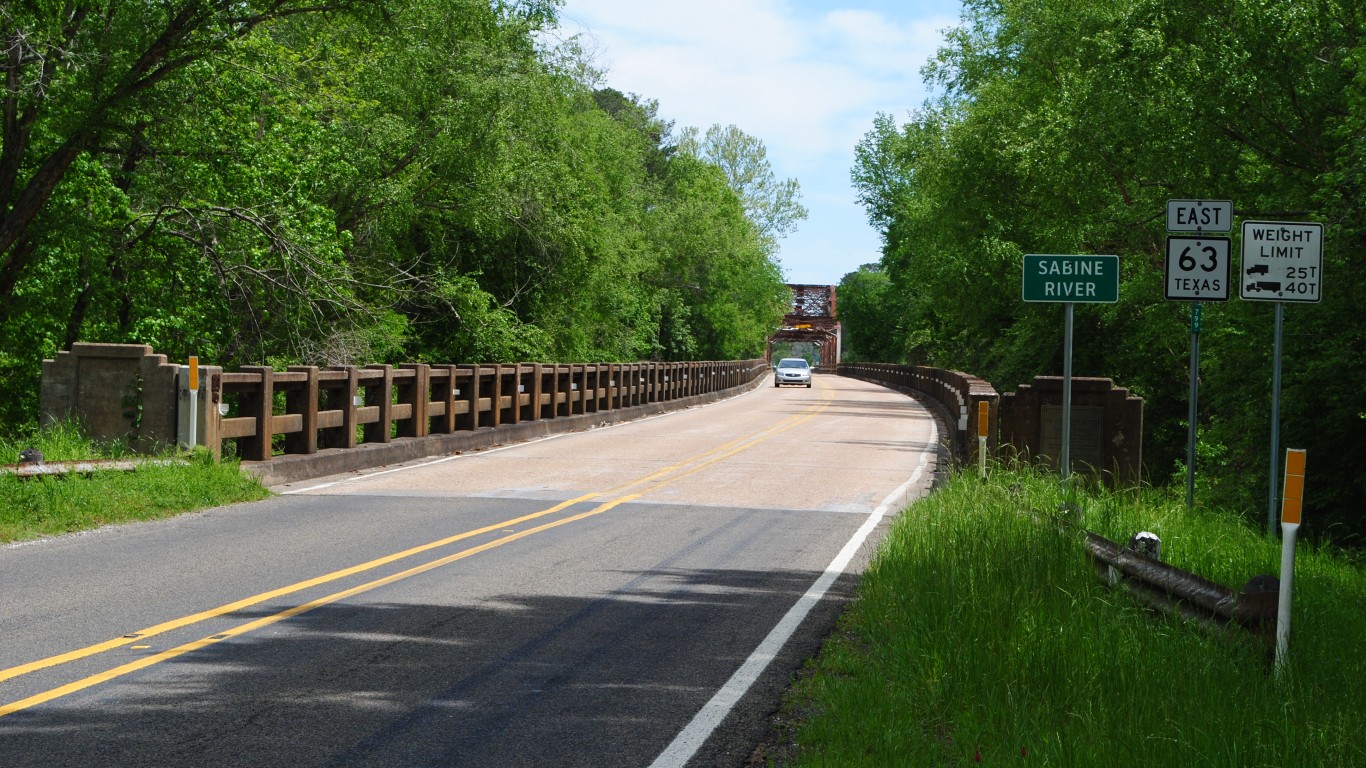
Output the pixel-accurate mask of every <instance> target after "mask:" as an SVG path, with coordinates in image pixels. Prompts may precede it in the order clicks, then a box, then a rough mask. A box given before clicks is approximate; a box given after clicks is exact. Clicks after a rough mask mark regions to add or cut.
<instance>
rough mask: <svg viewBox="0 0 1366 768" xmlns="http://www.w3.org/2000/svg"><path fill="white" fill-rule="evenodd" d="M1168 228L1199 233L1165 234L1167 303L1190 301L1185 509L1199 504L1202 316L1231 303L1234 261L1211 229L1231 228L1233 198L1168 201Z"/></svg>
mask: <svg viewBox="0 0 1366 768" xmlns="http://www.w3.org/2000/svg"><path fill="white" fill-rule="evenodd" d="M1167 231H1168V232H1194V233H1195V234H1196V236H1195V237H1180V236H1176V235H1171V236H1168V237H1167V261H1166V269H1165V274H1164V282H1165V284H1166V298H1167V300H1168V301H1194V302H1196V303H1195V304H1193V305H1191V363H1190V408H1189V411H1188V417H1187V419H1186V421H1187V430H1186V431H1187V435H1186V508H1187V509H1193V508H1194V507H1195V451H1196V443H1197V440H1198V438H1199V422H1200V320H1201V314H1202V310H1203V304H1201V302H1205V301H1228V295H1229V274H1230V269H1231V267H1230V263H1229V262H1230V261H1232V259H1230V258H1229V245H1230V240H1229V238H1227V237H1208V236H1206V234H1205V233H1207V232H1231V231H1233V203H1232V202H1231V201H1229V200H1168V201H1167Z"/></svg>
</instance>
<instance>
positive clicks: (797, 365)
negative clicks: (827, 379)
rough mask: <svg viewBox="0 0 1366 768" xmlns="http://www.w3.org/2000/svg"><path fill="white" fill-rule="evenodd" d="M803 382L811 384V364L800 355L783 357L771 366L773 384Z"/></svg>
mask: <svg viewBox="0 0 1366 768" xmlns="http://www.w3.org/2000/svg"><path fill="white" fill-rule="evenodd" d="M784 384H805V385H806V386H808V387H809V386H811V366H810V365H809V364H808V363H807V362H806V361H805V360H803V359H801V358H800V357H784V358H783V359H782V360H779V361H778V364H777V365H775V366H773V386H775V387H781V386H782V385H784Z"/></svg>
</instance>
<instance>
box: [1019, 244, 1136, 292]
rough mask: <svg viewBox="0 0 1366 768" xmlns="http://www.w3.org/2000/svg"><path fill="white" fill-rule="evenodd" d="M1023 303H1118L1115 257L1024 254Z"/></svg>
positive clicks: (1116, 258) (1117, 268) (1117, 278)
mask: <svg viewBox="0 0 1366 768" xmlns="http://www.w3.org/2000/svg"><path fill="white" fill-rule="evenodd" d="M1021 285H1022V291H1021V293H1022V296H1023V298H1024V300H1025V301H1052V302H1076V303H1079V304H1082V303H1084V304H1113V303H1115V302H1117V301H1119V257H1118V256H1113V255H1110V256H1058V255H1053V254H1038V253H1031V254H1026V255H1025V257H1024V279H1023V282H1022V283H1021Z"/></svg>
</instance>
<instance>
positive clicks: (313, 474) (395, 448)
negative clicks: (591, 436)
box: [242, 375, 768, 488]
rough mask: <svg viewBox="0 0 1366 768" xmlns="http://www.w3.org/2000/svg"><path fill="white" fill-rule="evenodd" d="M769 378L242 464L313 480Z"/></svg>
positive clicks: (270, 476)
mask: <svg viewBox="0 0 1366 768" xmlns="http://www.w3.org/2000/svg"><path fill="white" fill-rule="evenodd" d="M767 382H768V376H766V375H762V376H757V377H755V379H754V380H753V381H751V382H750V383H748V384H742V385H740V386H738V387H731V388H730V389H726V390H722V391H720V392H709V393H707V394H704V395H692V396H690V397H683V398H679V399H677V400H670V401H668V402H662V403H649V404H647V405H633V406H630V407H628V408H617V409H613V410H610V411H599V412H597V413H584V414H578V415H575V416H563V417H559V418H555V419H541V420H538V421H524V422H521V423H518V424H504V425H502V426H499V427H486V428H483V429H479V430H476V431H473V432H469V431H465V432H453V433H451V434H446V435H429V436H427V437H400V438H395V439H394V440H393V441H392V442H388V443H364V444H362V445H358V446H356V447H355V448H325V449H323V450H320V451H318V452H317V453H313V454H291V455H288V456H280V457H278V458H274V459H271V460H269V461H244V462H242V469H243V470H245V471H246V472H249V473H251V474H252V475H255V476H256V478H257V479H258V480H259V481H260V482H261V484H262V485H265V486H266V487H268V488H269V487H274V486H278V485H286V484H289V483H297V482H299V481H302V480H313V479H316V478H319V477H327V476H329V475H341V474H345V473H348V472H358V471H361V470H366V469H374V468H376V467H383V466H388V465H390V464H402V463H404V462H408V461H416V460H417V459H425V458H430V457H433V456H449V455H451V454H455V453H463V452H466V451H477V450H481V449H484V448H492V447H494V446H497V445H509V444H512V443H521V442H526V441H528V440H535V439H537V438H542V437H549V436H551V435H559V434H565V433H567V432H581V431H584V430H587V429H592V428H594V427H602V426H607V425H609V424H619V423H621V422H624V421H634V420H636V419H640V418H644V417H646V416H655V415H658V414H661V413H668V412H670V411H680V410H683V409H685V408H693V407H696V406H699V405H706V404H707V403H714V402H716V401H718V400H724V399H727V398H731V397H737V396H739V395H743V394H745V393H746V392H750V391H753V390H755V389H758V388H759V387H760V386H762V385H763V384H766V383H767Z"/></svg>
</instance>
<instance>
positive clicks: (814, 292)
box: [765, 285, 840, 373]
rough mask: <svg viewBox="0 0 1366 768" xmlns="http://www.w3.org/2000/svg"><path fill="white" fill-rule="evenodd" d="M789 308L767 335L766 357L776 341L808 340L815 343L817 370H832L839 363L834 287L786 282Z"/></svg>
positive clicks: (838, 334) (768, 356) (838, 324)
mask: <svg viewBox="0 0 1366 768" xmlns="http://www.w3.org/2000/svg"><path fill="white" fill-rule="evenodd" d="M788 287H789V288H791V289H792V311H791V312H788V313H787V315H785V316H784V317H783V326H782V327H781V328H779V329H778V330H777V332H775V333H774V334H773V335H772V336H769V337H768V351H767V352H766V354H765V357H767V358H768V359H769V361H770V362H771V361H772V360H773V346H774V345H775V344H780V343H785V342H790V343H808V344H814V345H815V346H816V350H817V355H818V359H817V360H816V370H818V371H821V372H824V373H833V372H834V371H835V369H836V368H837V367H838V366H839V364H840V323H839V320H836V319H835V286H833V285H789V286H788Z"/></svg>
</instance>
